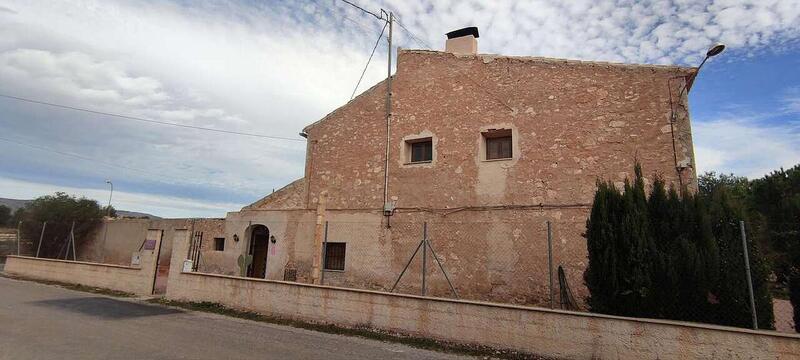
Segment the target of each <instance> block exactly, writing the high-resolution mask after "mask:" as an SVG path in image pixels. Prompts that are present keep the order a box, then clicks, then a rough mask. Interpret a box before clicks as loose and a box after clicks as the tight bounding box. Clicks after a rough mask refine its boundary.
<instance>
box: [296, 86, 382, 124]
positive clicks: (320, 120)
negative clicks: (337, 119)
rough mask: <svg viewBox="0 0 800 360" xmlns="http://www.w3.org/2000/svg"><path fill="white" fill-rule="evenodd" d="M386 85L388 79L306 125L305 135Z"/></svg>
mask: <svg viewBox="0 0 800 360" xmlns="http://www.w3.org/2000/svg"><path fill="white" fill-rule="evenodd" d="M392 78H394V75H392ZM384 83H386V79H383V80H381V81H380V82H378V83H377V84H375V85H372V87H370V88H369V89H367V90H364V91H362V92H361V93H360V94H358V95H357V96H356V97H354V98H352V99H350V101H348V102H346V103H345V104H344V105H342V106H339V107H337V108H336V109H334V110H333V111H331V112H329V113H328V114H327V115H325V116H323V117H322V119H319V120H317V121H315V122H313V123H311V124H308V125H306V127H304V128H303V132H304V133H308V130H309V129H311V128H313V127H315V126H317V125H319V123H321V122H323V121H325V120H327V119H328V118H330V117H332V116H333V115H336V113H338V112H339V110H341V109H344V108H345V107H347V106H348V105H350V104H351V103H353V102H354V101H356V100H358V99H359V98H361V97H363V96H365V95H367V94H370V93H372V92H373V91H375V90H376V89H377V88H378V87H380V86H381V85H383V84H384Z"/></svg>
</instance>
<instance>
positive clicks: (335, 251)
mask: <svg viewBox="0 0 800 360" xmlns="http://www.w3.org/2000/svg"><path fill="white" fill-rule="evenodd" d="M346 252H347V243H331V242H329V243H326V246H325V266H324V267H323V268H324V269H325V270H341V271H344V256H345V253H346Z"/></svg>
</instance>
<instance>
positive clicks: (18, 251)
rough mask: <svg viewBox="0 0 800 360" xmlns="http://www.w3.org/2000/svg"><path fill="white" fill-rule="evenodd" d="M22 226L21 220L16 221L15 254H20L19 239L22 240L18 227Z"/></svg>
mask: <svg viewBox="0 0 800 360" xmlns="http://www.w3.org/2000/svg"><path fill="white" fill-rule="evenodd" d="M21 228H22V220H20V221H19V222H18V223H17V256H20V255H21V254H20V248H21V247H20V241H22V236H21V235H20V229H21Z"/></svg>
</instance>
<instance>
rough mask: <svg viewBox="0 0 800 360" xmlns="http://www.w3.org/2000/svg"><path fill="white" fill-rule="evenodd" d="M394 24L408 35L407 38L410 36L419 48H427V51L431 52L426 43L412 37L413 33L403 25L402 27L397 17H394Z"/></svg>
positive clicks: (414, 36)
mask: <svg viewBox="0 0 800 360" xmlns="http://www.w3.org/2000/svg"><path fill="white" fill-rule="evenodd" d="M394 22H396V23H397V25H400V28H401V29H403V31H405V32H406V34H408V36H410V37H411V39H413V40H414V41H415V42H416V43H417V44H418V45H419V46H422V47H426V48H428V50H433V48H432V47H431V46H430V45H428V43H426V42H425V41H423V40H422V39H420V38H419V37H417V36H416V35H414V33H413V32H411V30H408V28H407V27H406V26H405V25H403V23H401V22H400V20H398V19H397V16H395V20H394Z"/></svg>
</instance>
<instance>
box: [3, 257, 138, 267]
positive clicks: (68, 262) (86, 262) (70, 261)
mask: <svg viewBox="0 0 800 360" xmlns="http://www.w3.org/2000/svg"><path fill="white" fill-rule="evenodd" d="M8 257H9V258H18V259H23V260H38V261H50V262H60V263H67V264H78V265H91V266H105V267H112V268H118V269H126V270H142V268H141V267H133V266H125V265H117V264H103V263H95V262H88V261H73V260H61V259H49V258H37V257H33V256H19V255H8Z"/></svg>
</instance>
